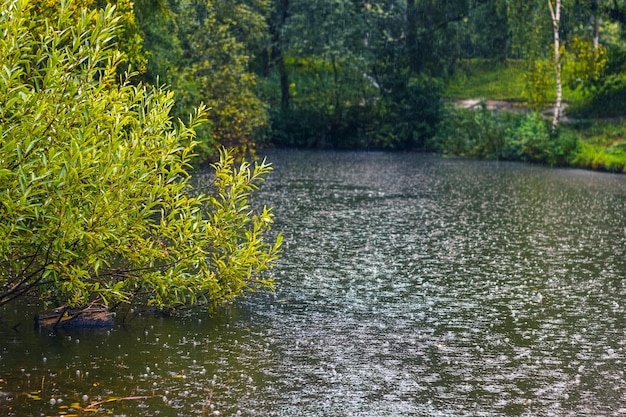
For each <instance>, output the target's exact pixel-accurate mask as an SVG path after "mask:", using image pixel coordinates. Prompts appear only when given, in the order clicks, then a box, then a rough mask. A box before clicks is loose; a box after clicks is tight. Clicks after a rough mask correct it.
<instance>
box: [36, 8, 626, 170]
mask: <svg viewBox="0 0 626 417" xmlns="http://www.w3.org/2000/svg"><path fill="white" fill-rule="evenodd" d="M32 3H33V4H34V5H35V7H36V8H37V11H38V13H40V14H41V15H44V16H54V13H55V10H56V9H57V8H58V4H57V3H56V2H50V1H43V0H41V1H36V2H32ZM107 3H111V4H115V5H116V7H117V10H118V14H119V15H120V18H121V20H120V27H119V29H118V31H117V33H116V36H118V38H119V42H118V45H120V50H121V52H122V53H123V54H124V55H125V62H127V64H124V67H120V68H127V67H130V68H132V69H133V70H134V71H135V72H134V75H133V76H132V77H131V80H130V82H131V83H139V82H142V83H144V84H147V85H154V86H160V85H165V86H167V88H168V89H170V90H171V91H173V92H174V102H175V104H174V106H173V107H172V109H171V115H172V116H173V117H174V118H182V119H185V118H186V117H187V115H188V114H189V113H190V112H191V111H192V110H193V108H194V107H196V106H198V105H199V104H200V103H205V104H206V105H207V107H208V108H210V111H209V112H208V113H207V118H208V120H209V122H208V123H206V124H204V125H202V126H201V127H198V128H197V132H198V136H197V141H198V145H197V146H196V148H195V152H196V153H197V156H196V158H195V160H194V163H196V164H200V163H204V162H206V161H214V160H215V159H216V157H217V156H218V150H219V149H220V147H222V146H225V147H227V148H229V149H233V150H234V152H235V153H236V154H237V155H239V156H240V155H246V154H254V151H255V149H257V148H258V147H260V146H279V147H284V146H288V147H305V148H332V149H381V150H426V151H439V152H443V153H446V154H459V155H461V154H462V155H467V156H474V157H487V156H490V155H491V156H494V155H496V154H494V152H493V151H492V150H489V151H486V152H468V151H467V150H464V151H462V152H460V153H459V150H461V149H466V148H472V149H478V148H485V149H490V146H491V145H489V144H485V145H484V146H483V145H481V146H478V147H476V146H474V145H467V146H459V142H462V138H456V139H454V138H445V136H450V135H455V134H456V133H455V126H457V125H458V124H459V123H460V125H462V126H463V128H465V127H467V124H468V123H469V118H471V117H470V116H469V115H468V114H465V112H464V111H463V110H460V111H458V112H457V110H456V109H455V107H454V106H447V105H446V104H447V103H451V102H454V101H456V100H459V99H466V98H471V99H484V100H489V99H498V100H507V101H509V102H512V103H514V106H513V107H515V109H514V110H517V112H518V113H519V112H520V111H522V112H528V111H536V112H540V113H542V114H543V116H544V117H545V118H546V119H547V120H549V121H550V123H551V125H550V126H548V133H549V138H547V139H546V138H539V137H537V138H534V139H533V140H532V142H533V146H543V145H540V144H542V143H543V144H545V145H546V146H548V147H549V148H550V149H544V152H543V153H545V154H546V155H553V156H542V157H540V158H535V157H529V154H532V155H536V154H537V152H535V151H533V152H530V153H529V152H525V151H521V152H520V151H510V152H509V151H506V152H505V151H502V152H500V153H497V154H498V155H497V157H503V158H507V159H508V158H521V159H523V160H534V161H537V162H546V163H555V164H559V165H561V164H565V165H568V164H572V163H574V161H578V163H577V166H584V167H593V166H596V167H602V168H605V169H608V167H609V166H610V167H611V168H610V169H611V170H613V169H617V168H616V167H617V166H618V165H619V164H617V165H616V164H615V163H613V162H611V163H608V160H607V163H606V164H605V163H588V161H589V158H590V157H591V154H594V155H596V156H594V158H593V159H596V160H597V153H598V152H600V151H601V149H600V148H601V147H603V146H604V148H605V151H606V152H607V158H608V159H611V158H619V157H620V156H619V155H618V154H619V152H617V153H616V151H614V149H616V148H615V145H616V144H617V143H610V144H608V146H605V145H606V144H605V145H603V144H601V143H600V142H599V141H597V140H595V139H593V137H590V135H595V133H592V131H590V130H589V129H590V124H589V123H587V122H585V123H576V124H565V125H564V124H563V123H561V122H563V121H567V120H571V119H576V120H577V121H581V120H591V119H597V118H602V119H606V118H607V117H611V118H619V117H621V116H622V115H623V114H624V113H625V112H626V108H625V106H626V105H624V104H623V103H626V100H622V98H624V95H626V93H625V91H626V78H624V75H623V74H624V67H625V66H626V48H625V43H624V30H623V29H624V27H623V26H624V23H625V22H626V17H625V16H626V2H623V1H621V0H620V1H614V0H611V1H607V0H577V1H573V0H551V1H548V2H546V1H540V0H533V1H530V2H518V1H510V0H453V1H449V2H445V3H442V2H440V1H434V0H377V1H372V2H369V1H368V2H364V1H354V0H318V1H315V2H311V1H305V0H228V1H227V0H159V1H156V0H142V1H136V2H134V3H131V2H129V1H128V0H106V1H105V0H74V1H73V2H71V4H72V7H73V8H74V9H76V10H79V9H81V8H91V9H93V8H98V7H102V6H103V5H105V4H107ZM476 117H477V119H479V120H478V121H477V123H478V125H477V126H473V127H472V129H473V131H475V130H476V129H478V128H479V127H480V124H481V123H484V121H485V118H488V117H493V118H494V119H497V120H500V121H499V122H498V123H503V120H509V121H510V122H511V123H512V124H511V125H510V126H509V127H508V131H509V134H508V137H509V138H512V137H515V136H516V134H513V133H511V132H512V131H514V130H516V129H517V128H518V127H520V128H522V129H525V128H523V127H522V126H528V125H529V124H533V123H535V124H536V123H537V119H536V118H535V117H534V116H527V115H524V114H518V115H517V117H515V116H514V115H508V116H507V115H493V116H486V115H481V114H479V115H476ZM602 125H603V126H604V125H606V124H602ZM535 127H537V126H535ZM593 129H596V127H594V128H593ZM607 129H609V130H610V129H612V128H610V127H607ZM531 130H532V129H531ZM541 131H542V132H543V130H541ZM518 133H519V135H522V136H524V135H528V134H530V133H529V131H524V132H518ZM464 134H465V132H463V131H461V132H458V135H459V136H463V135H464ZM488 134H489V133H488V132H485V133H484V135H488ZM519 135H517V136H519ZM560 135H565V136H564V137H563V138H561V137H560ZM572 137H575V138H577V140H580V141H581V143H582V144H581V145H580V146H579V145H576V147H575V148H576V151H574V152H575V153H574V154H569V155H565V154H564V152H569V149H570V148H571V147H570V142H571V139H572ZM505 139H506V137H501V138H500V140H505ZM476 140H478V139H476V138H473V139H472V141H476ZM511 140H512V139H511ZM516 140H518V139H516ZM509 141H510V140H509ZM518 141H522V142H524V141H525V140H522V139H519V140H518ZM615 142H619V138H615ZM454 143H456V145H454V146H450V147H448V144H454ZM516 146H517V145H511V146H507V147H503V148H502V149H505V148H506V149H509V148H511V149H513V148H516ZM522 148H524V147H523V146H522ZM618 148H619V146H618ZM590 149H594V151H593V152H592V151H591V150H590ZM576 152H579V153H580V155H578V154H577V153H576ZM540 153H542V152H540ZM585 155H586V156H585ZM582 161H587V162H582ZM617 170H619V169H617Z"/></svg>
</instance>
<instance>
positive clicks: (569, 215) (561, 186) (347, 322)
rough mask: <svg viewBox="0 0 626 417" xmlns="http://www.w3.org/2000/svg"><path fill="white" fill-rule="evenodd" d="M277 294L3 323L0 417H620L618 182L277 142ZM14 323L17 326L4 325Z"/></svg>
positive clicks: (625, 268)
mask: <svg viewBox="0 0 626 417" xmlns="http://www.w3.org/2000/svg"><path fill="white" fill-rule="evenodd" d="M269 160H270V161H271V162H273V163H274V167H275V171H274V172H273V173H272V175H271V176H270V178H269V179H268V181H267V182H266V183H265V184H264V185H263V188H262V192H261V193H260V194H259V195H258V199H262V200H263V202H266V203H268V204H270V205H273V206H275V209H274V210H275V214H276V217H277V224H276V229H277V230H281V231H282V232H283V234H284V236H285V246H284V254H283V255H284V256H283V259H282V260H281V261H280V264H279V266H278V267H277V268H276V270H275V273H276V276H277V280H278V289H277V292H276V294H271V295H269V294H255V295H253V296H251V297H249V298H248V299H246V300H244V301H242V302H240V303H238V304H237V305H235V306H232V307H231V308H229V309H227V310H224V311H223V312H221V313H220V314H219V315H218V316H216V317H214V318H211V319H209V318H207V317H206V316H204V315H202V314H198V315H194V316H192V317H188V318H185V319H183V320H174V319H163V318H154V317H151V316H140V317H137V318H135V319H134V320H133V321H131V322H130V323H129V324H128V325H126V326H118V327H115V328H114V329H112V330H111V331H108V332H104V333H51V334H48V333H39V332H36V331H34V330H33V329H32V327H31V324H30V323H31V322H30V321H29V320H30V318H20V316H22V315H23V311H21V310H22V307H17V309H18V310H20V311H14V309H15V308H16V307H15V306H13V307H10V308H8V309H7V310H6V311H5V312H4V313H3V314H2V319H1V321H0V337H1V339H0V340H1V341H0V347H1V350H0V391H2V392H1V393H0V414H8V415H14V416H28V415H37V416H39V415H59V414H60V413H70V414H71V413H81V411H80V409H81V408H83V407H85V406H87V405H88V404H94V403H98V402H101V401H105V400H109V399H116V400H115V401H109V402H102V403H100V404H95V405H94V407H93V408H94V409H96V410H98V411H99V412H101V413H103V414H105V413H110V414H113V415H119V416H122V415H127V416H189V415H218V414H219V415H250V416H259V415H276V416H299V415H315V416H321V415H326V416H405V415H417V416H422V415H423V416H433V415H434V416H459V415H467V416H470V415H471V416H499V415H559V416H560V415H572V416H578V415H623V414H626V381H625V379H624V368H625V366H624V365H625V360H626V346H625V344H626V315H625V306H624V299H625V297H626V290H625V288H624V284H623V282H624V281H623V280H624V276H625V273H626V256H625V255H626V253H625V252H626V247H625V243H626V218H625V214H626V210H625V208H626V207H625V206H626V177H623V176H615V175H607V174H599V173H591V172H583V171H576V170H549V169H544V168H538V167H531V166H526V165H521V164H509V163H495V162H476V161H455V160H442V159H439V158H435V157H430V156H425V155H413V154H385V153H329V152H293V151H276V152H272V153H270V154H269ZM19 321H22V325H20V326H18V327H17V330H14V329H13V328H12V327H13V326H14V325H15V324H16V323H17V322H19Z"/></svg>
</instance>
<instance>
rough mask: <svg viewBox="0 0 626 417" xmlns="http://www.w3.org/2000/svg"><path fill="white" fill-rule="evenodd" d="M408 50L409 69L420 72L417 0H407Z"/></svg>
mask: <svg viewBox="0 0 626 417" xmlns="http://www.w3.org/2000/svg"><path fill="white" fill-rule="evenodd" d="M406 51H407V55H408V58H409V69H410V70H411V72H412V73H416V72H418V70H419V57H418V54H417V6H416V4H415V0H407V2H406Z"/></svg>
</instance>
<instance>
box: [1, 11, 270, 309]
mask: <svg viewBox="0 0 626 417" xmlns="http://www.w3.org/2000/svg"><path fill="white" fill-rule="evenodd" d="M64 4H65V3H64ZM70 14H71V11H70V8H68V7H65V6H62V7H61V9H60V11H59V15H58V17H57V19H56V21H50V20H41V19H38V18H37V16H35V15H34V14H32V13H31V11H30V10H29V7H28V2H27V1H25V0H24V1H19V0H17V1H16V0H4V1H3V2H2V3H0V31H1V32H2V33H3V39H2V40H0V68H2V70H1V71H0V304H4V303H7V302H9V301H11V300H14V299H16V298H18V297H21V296H24V295H26V294H37V295H39V296H40V297H41V298H42V299H44V300H46V301H51V302H54V303H57V304H59V305H60V304H67V305H68V306H81V305H86V304H88V303H91V302H94V301H96V302H102V303H105V304H107V305H111V304H113V303H117V302H126V303H130V302H133V301H141V302H144V303H147V304H150V305H154V306H156V307H158V308H165V309H172V308H175V307H177V306H181V305H191V304H196V303H206V304H208V305H209V306H211V307H214V306H217V305H219V304H220V303H222V302H224V301H228V300H231V299H233V298H234V297H235V296H237V295H239V294H241V292H242V291H245V290H254V289H255V288H257V287H259V286H269V285H271V281H270V280H268V279H264V278H262V277H261V275H260V274H261V273H262V272H263V271H265V270H267V269H268V268H270V267H271V266H272V263H273V261H274V260H275V259H276V257H277V256H278V250H279V246H280V236H279V237H278V239H277V241H276V243H274V244H270V243H267V242H265V240H264V234H265V233H266V232H267V231H268V230H269V228H270V227H271V224H272V214H271V212H270V210H268V209H266V208H264V209H263V210H262V212H260V213H258V214H255V213H254V212H252V211H251V209H250V208H249V206H248V203H247V198H248V194H249V193H250V192H251V191H252V190H254V189H255V188H256V183H257V182H258V181H260V180H262V179H263V176H264V175H266V174H267V173H268V172H269V171H270V169H271V167H270V166H268V165H267V164H266V163H261V164H259V165H257V166H255V167H254V168H252V167H250V166H249V165H248V164H247V163H245V162H244V163H243V164H242V165H241V166H240V167H239V168H238V169H236V168H235V167H234V165H233V158H232V157H231V156H230V154H229V153H228V152H226V151H223V152H222V154H221V160H220V162H219V163H217V164H216V165H215V166H214V167H215V169H216V177H215V178H216V179H215V194H214V195H213V196H207V195H194V190H192V188H191V185H190V176H189V174H188V169H189V168H190V165H189V163H190V158H191V156H192V151H193V146H194V144H195V142H194V140H193V138H194V128H195V127H197V126H198V125H199V124H200V123H201V122H202V120H203V119H204V116H205V111H204V109H203V108H199V109H198V110H197V111H196V112H195V113H194V115H193V116H192V117H191V118H190V121H189V123H188V124H187V125H185V124H183V123H182V122H177V123H175V122H174V121H173V120H172V119H171V118H170V116H169V113H170V110H171V109H172V106H173V99H172V93H169V92H167V91H164V90H160V89H154V90H153V89H148V88H146V87H143V86H141V85H139V86H133V85H130V84H129V83H128V82H124V81H123V82H122V83H121V84H119V83H118V81H117V75H116V68H117V65H118V64H119V63H120V59H119V57H120V54H119V52H118V51H117V50H116V45H115V44H114V43H113V42H112V39H113V38H114V31H115V26H116V23H117V19H116V18H115V16H114V9H113V8H112V7H107V9H106V10H101V11H92V12H89V13H87V12H82V13H81V14H80V16H79V18H78V19H74V18H71V17H72V16H70Z"/></svg>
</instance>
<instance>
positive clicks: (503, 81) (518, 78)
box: [444, 59, 524, 101]
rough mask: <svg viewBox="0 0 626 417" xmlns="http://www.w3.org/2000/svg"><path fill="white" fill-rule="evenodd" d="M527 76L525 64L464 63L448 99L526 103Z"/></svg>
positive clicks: (457, 72) (459, 68) (451, 87)
mask: <svg viewBox="0 0 626 417" xmlns="http://www.w3.org/2000/svg"><path fill="white" fill-rule="evenodd" d="M523 75H524V63H523V62H522V61H512V60H507V61H505V62H494V61H490V60H484V59H472V60H461V61H459V64H458V67H457V69H456V72H455V74H454V76H453V77H452V79H451V80H450V82H449V84H448V86H447V88H446V91H445V93H444V95H445V96H446V97H447V98H454V99H471V98H485V99H487V98H488V99H493V100H516V101H523V97H522V92H523V91H524V82H523V78H522V77H523Z"/></svg>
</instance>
